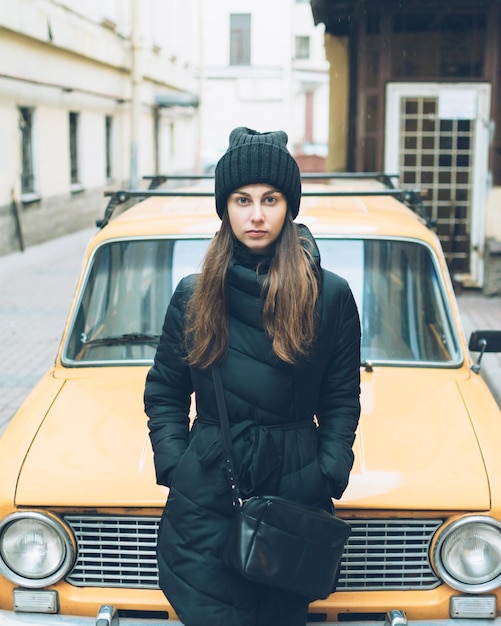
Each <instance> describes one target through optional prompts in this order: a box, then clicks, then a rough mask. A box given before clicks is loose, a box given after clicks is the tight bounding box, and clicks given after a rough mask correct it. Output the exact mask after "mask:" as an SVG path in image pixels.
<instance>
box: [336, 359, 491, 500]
mask: <svg viewBox="0 0 501 626" xmlns="http://www.w3.org/2000/svg"><path fill="white" fill-rule="evenodd" d="M460 380H461V384H463V385H468V384H471V381H470V379H469V374H464V373H463V374H462V373H461V370H436V369H435V370H434V369H425V368H423V369H418V368H413V369H409V368H401V369H397V368H394V369H393V370H392V371H389V368H375V369H374V371H373V372H372V373H365V372H364V373H363V377H362V419H361V421H360V425H359V429H358V432H357V438H356V441H355V445H354V453H355V464H354V467H353V471H352V473H351V475H350V482H349V486H348V488H347V490H346V491H345V493H344V495H343V497H342V504H343V506H346V507H348V508H351V507H354V508H381V507H382V506H383V508H385V509H395V510H402V509H409V510H418V509H420V510H423V509H428V510H433V511H451V510H457V511H461V510H476V511H478V510H488V509H489V508H490V490H489V481H488V476H487V474H486V470H485V464H484V459H483V456H482V451H481V450H480V447H479V444H478V441H477V437H476V433H475V429H474V425H473V424H472V421H471V418H470V415H469V413H468V411H467V407H466V406H465V403H464V401H463V397H462V394H461V392H460V390H459V387H458V382H459V381H460Z"/></svg>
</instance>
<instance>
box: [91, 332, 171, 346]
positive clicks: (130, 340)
mask: <svg viewBox="0 0 501 626" xmlns="http://www.w3.org/2000/svg"><path fill="white" fill-rule="evenodd" d="M159 339H160V335H153V334H146V333H126V334H124V335H115V336H111V337H99V338H98V339H90V340H89V341H86V340H85V339H83V341H82V343H83V344H84V345H85V346H120V345H124V346H125V345H130V344H139V345H148V346H154V347H155V346H156V345H157V343H158V340H159Z"/></svg>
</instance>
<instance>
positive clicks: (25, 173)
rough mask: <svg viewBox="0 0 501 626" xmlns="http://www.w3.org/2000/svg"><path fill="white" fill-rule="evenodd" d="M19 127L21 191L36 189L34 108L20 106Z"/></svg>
mask: <svg viewBox="0 0 501 626" xmlns="http://www.w3.org/2000/svg"><path fill="white" fill-rule="evenodd" d="M19 128H20V131H21V153H22V154H21V156H22V163H21V193H22V194H29V193H33V192H34V191H35V173H34V166H33V109H28V108H26V107H20V108H19Z"/></svg>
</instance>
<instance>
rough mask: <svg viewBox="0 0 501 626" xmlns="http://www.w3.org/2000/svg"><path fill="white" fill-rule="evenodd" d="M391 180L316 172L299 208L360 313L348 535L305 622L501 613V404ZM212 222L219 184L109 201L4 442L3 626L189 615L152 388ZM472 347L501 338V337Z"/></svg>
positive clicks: (397, 622)
mask: <svg viewBox="0 0 501 626" xmlns="http://www.w3.org/2000/svg"><path fill="white" fill-rule="evenodd" d="M305 178H306V177H305ZM371 178H375V179H377V180H376V181H374V180H369V179H371ZM193 179H195V177H193ZM378 180H383V181H384V180H386V179H384V178H382V177H380V176H377V177H376V176H373V177H371V176H370V175H368V176H367V180H366V179H365V177H357V176H353V177H351V178H350V177H349V176H345V177H342V176H339V177H337V176H334V175H325V176H324V178H321V177H320V176H316V177H314V176H312V177H311V180H306V179H305V180H304V181H303V191H304V194H303V200H302V205H301V211H300V214H299V217H298V219H297V221H299V222H303V223H305V224H306V225H307V226H308V227H309V228H310V230H311V231H312V232H313V233H314V235H315V236H316V238H317V242H318V246H319V248H320V252H321V256H322V262H323V265H324V266H325V267H326V268H328V269H331V270H333V271H335V272H337V273H338V274H340V275H342V276H344V277H345V278H346V279H347V280H348V281H349V282H350V284H351V287H352V290H353V292H354V294H355V298H356V301H357V304H358V307H359V311H360V315H361V320H362V357H363V359H362V363H361V375H362V416H361V420H360V425H359V429H358V433H357V439H356V443H355V458H356V460H355V466H354V469H353V472H352V474H351V478H350V484H349V487H348V489H347V491H346V493H345V494H344V496H343V498H342V500H341V501H340V502H336V508H337V511H338V514H339V516H340V517H342V518H344V519H345V520H347V521H348V522H349V523H350V524H351V527H352V534H351V537H350V539H349V541H348V543H347V545H346V549H345V552H344V556H343V559H342V563H341V570H340V576H339V584H338V590H337V592H336V593H335V594H333V595H331V596H330V597H329V598H327V599H326V600H322V601H318V602H315V603H313V604H312V605H311V607H310V617H309V619H310V621H311V622H321V623H327V624H334V623H340V622H350V623H351V624H357V625H360V626H362V625H364V626H367V625H368V624H369V623H370V624H376V623H383V622H384V623H385V624H386V625H388V626H405V624H406V623H412V622H419V621H421V622H423V623H426V624H436V625H437V626H438V625H444V626H445V624H450V622H451V620H454V619H459V620H460V623H461V624H465V623H468V624H475V623H477V624H479V626H480V624H484V623H485V620H491V621H494V623H495V624H498V625H499V624H501V413H500V410H499V408H498V406H497V404H496V402H495V401H494V399H493V397H492V396H491V393H490V392H489V390H488V388H487V387H486V385H485V384H484V382H483V380H482V378H481V377H480V376H479V375H478V373H477V371H478V364H476V363H474V362H473V361H472V360H471V358H470V356H469V351H468V346H467V344H466V343H465V338H464V336H463V332H462V329H461V325H460V320H459V315H458V310H457V306H456V301H455V297H454V292H453V287H452V285H451V281H450V278H449V274H448V270H447V266H446V262H445V259H444V255H443V252H442V250H441V247H440V244H439V241H438V239H437V237H436V235H435V233H434V231H433V228H432V227H430V225H429V224H428V223H427V220H426V217H425V216H424V215H423V214H422V212H421V210H420V204H419V198H418V195H417V194H416V192H411V193H409V192H405V191H401V190H399V189H395V188H392V187H391V185H384V184H382V183H380V182H377V181H378ZM186 182H188V181H178V182H177V183H176V182H174V183H173V182H171V183H169V184H170V185H171V186H172V184H177V185H181V183H183V184H184V183H186ZM386 182H388V181H386ZM209 185H210V183H209ZM130 205H132V206H130ZM119 206H121V207H122V208H123V207H124V206H127V207H129V208H127V209H126V210H122V211H121V212H120V213H118V214H117V215H113V212H114V210H115V212H116V208H117V207H119ZM416 207H417V208H416ZM218 227H219V219H218V218H217V216H216V213H215V210H214V198H213V191H212V190H211V189H210V186H207V184H206V183H201V182H196V181H195V180H194V181H192V182H190V185H189V186H179V187H178V188H176V189H173V188H172V187H171V188H162V189H159V188H156V189H153V190H141V191H132V192H131V191H119V192H115V193H113V194H112V195H111V197H110V201H109V205H108V207H107V209H106V212H105V216H104V218H103V220H102V221H101V223H100V229H99V230H98V231H97V233H96V235H95V236H94V237H93V239H92V241H91V242H90V244H89V246H88V249H87V251H86V254H85V258H84V261H83V267H82V272H81V275H80V278H79V280H78V284H77V287H76V291H75V296H74V299H73V303H72V306H71V311H70V314H69V317H68V321H67V324H66V327H65V329H64V332H63V336H62V341H61V344H60V348H59V351H58V354H57V358H56V361H55V365H54V367H52V368H51V369H50V371H49V372H47V374H46V376H45V377H44V378H43V379H42V380H41V381H40V382H39V384H38V385H37V386H36V387H35V389H34V390H33V392H32V393H31V395H30V396H29V397H28V399H27V400H26V402H25V403H24V404H23V406H22V407H21V408H20V410H19V411H18V413H17V415H16V416H15V417H14V419H13V420H12V422H11V423H10V425H9V427H8V429H7V430H6V432H5V433H4V435H3V436H2V438H1V439H0V626H21V625H24V626H27V625H28V626H44V625H47V626H49V625H53V624H54V625H56V624H57V625H58V626H93V625H94V624H95V625H96V626H118V624H122V625H127V626H133V625H136V626H138V625H141V624H143V623H144V624H145V626H146V625H155V626H157V625H158V624H160V623H162V624H164V623H166V622H167V623H168V624H176V623H177V624H179V621H178V618H177V616H176V614H175V612H174V611H173V609H172V607H170V606H169V605H168V603H167V602H166V600H165V598H164V595H163V594H162V592H161V591H160V590H159V588H158V575H157V565H156V557H155V546H156V536H157V530H158V524H159V520H160V515H161V512H162V510H163V507H164V504H165V501H166V498H167V496H168V492H167V490H166V489H165V488H163V487H159V486H157V485H156V484H155V476H154V469H153V462H152V450H151V447H150V442H149V437H148V432H147V428H146V416H145V414H144V412H143V387H144V381H145V376H146V373H147V371H148V369H149V367H150V365H151V363H152V359H153V356H154V354H155V349H156V344H157V341H158V337H159V334H160V330H161V326H162V323H163V319H164V313H165V310H166V307H167V303H168V301H169V298H170V295H171V293H172V291H173V289H174V288H175V286H176V284H177V282H178V280H179V279H180V278H181V277H182V276H184V275H186V274H188V273H191V272H194V271H197V269H198V268H199V266H200V262H201V259H202V257H203V255H204V252H205V250H206V248H207V245H208V241H209V239H210V238H211V237H212V236H213V235H214V233H215V232H216V231H217V229H218ZM470 347H471V349H472V350H476V351H478V352H479V353H480V354H483V352H484V351H500V350H501V331H499V332H495V331H490V332H484V331H477V332H476V333H474V335H473V336H472V339H471V344H470ZM209 626H210V625H209ZM228 626H232V625H230V624H228Z"/></svg>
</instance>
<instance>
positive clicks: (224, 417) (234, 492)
mask: <svg viewBox="0 0 501 626" xmlns="http://www.w3.org/2000/svg"><path fill="white" fill-rule="evenodd" d="M212 380H213V382H214V388H215V390H216V401H217V408H218V411H219V420H220V422H221V434H222V437H223V450H224V453H225V457H226V458H225V460H224V465H225V468H226V473H227V474H228V479H229V481H230V487H231V499H232V500H233V506H234V507H241V506H242V504H243V500H242V497H241V495H240V487H239V485H238V480H237V474H236V472H235V462H234V460H233V446H232V442H231V432H230V420H229V418H228V411H227V409H226V402H225V400H224V390H223V382H222V380H221V371H220V369H219V365H215V366H214V367H213V368H212Z"/></svg>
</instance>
